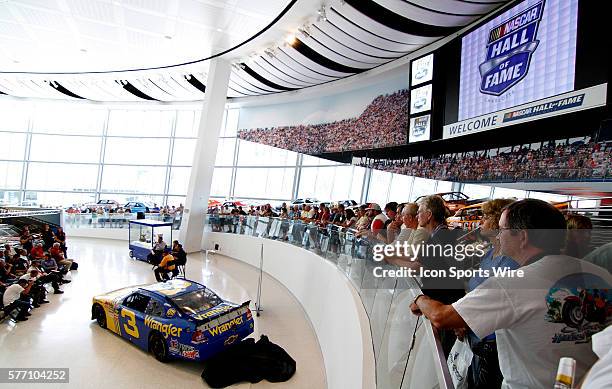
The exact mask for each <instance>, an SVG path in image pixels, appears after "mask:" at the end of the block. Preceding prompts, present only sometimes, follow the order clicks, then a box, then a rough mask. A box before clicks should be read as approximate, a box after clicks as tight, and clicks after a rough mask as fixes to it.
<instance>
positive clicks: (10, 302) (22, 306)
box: [2, 279, 34, 321]
mask: <svg viewBox="0 0 612 389" xmlns="http://www.w3.org/2000/svg"><path fill="white" fill-rule="evenodd" d="M33 284H34V281H33V280H32V281H28V280H25V279H19V280H18V281H17V283H15V284H13V285H11V286H9V287H8V288H6V290H5V291H4V295H3V296H2V303H3V304H4V311H5V312H7V314H8V313H9V312H11V311H12V310H14V309H15V308H18V309H19V313H18V314H17V317H16V320H18V321H26V320H28V318H27V317H26V316H30V314H29V313H28V308H29V307H30V303H29V302H26V301H25V300H22V298H23V296H25V295H27V294H28V293H30V288H31V287H32V285H33ZM22 295H23V296H22Z"/></svg>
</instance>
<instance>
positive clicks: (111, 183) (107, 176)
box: [102, 165, 166, 194]
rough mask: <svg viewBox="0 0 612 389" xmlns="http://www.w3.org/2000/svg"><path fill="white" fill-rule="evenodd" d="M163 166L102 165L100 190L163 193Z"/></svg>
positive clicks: (164, 170)
mask: <svg viewBox="0 0 612 389" xmlns="http://www.w3.org/2000/svg"><path fill="white" fill-rule="evenodd" d="M165 180H166V168H165V167H153V166H108V165H107V166H104V171H103V174H102V190H103V191H105V192H127V193H134V194H138V193H152V194H161V193H164V183H165Z"/></svg>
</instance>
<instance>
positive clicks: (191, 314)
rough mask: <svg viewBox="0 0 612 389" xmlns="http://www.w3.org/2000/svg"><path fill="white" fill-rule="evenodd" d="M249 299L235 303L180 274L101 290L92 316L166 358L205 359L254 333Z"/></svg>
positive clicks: (160, 356) (95, 300)
mask: <svg viewBox="0 0 612 389" xmlns="http://www.w3.org/2000/svg"><path fill="white" fill-rule="evenodd" d="M249 303H250V301H247V302H245V303H243V304H240V305H239V304H234V303H231V302H229V301H225V300H223V299H222V298H221V297H219V296H217V294H215V292H213V291H212V290H210V289H208V288H207V287H205V286H204V285H201V284H199V283H197V282H194V281H189V280H178V279H175V280H170V281H167V282H158V283H154V284H148V285H139V286H132V287H127V288H123V289H119V290H115V291H113V292H110V293H107V294H103V295H99V296H95V297H94V298H93V304H92V307H91V318H92V320H94V319H95V320H96V321H97V322H98V325H99V326H100V327H102V328H107V329H109V330H111V331H112V332H114V333H116V334H118V335H120V336H121V337H123V338H126V339H127V340H129V341H130V342H132V343H134V344H136V345H137V346H138V347H140V348H142V349H143V350H146V351H150V352H151V353H152V354H153V355H154V356H155V358H157V360H159V361H161V362H167V361H169V360H171V359H187V360H195V361H203V360H205V359H207V358H210V357H211V356H213V355H214V354H216V353H218V352H219V351H221V350H223V349H224V348H225V347H227V346H229V345H231V344H234V343H236V342H239V341H241V340H242V339H244V338H246V337H247V336H248V335H250V334H251V333H253V328H254V323H253V316H252V314H251V310H250V309H249Z"/></svg>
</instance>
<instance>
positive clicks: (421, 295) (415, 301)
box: [412, 293, 425, 305]
mask: <svg viewBox="0 0 612 389" xmlns="http://www.w3.org/2000/svg"><path fill="white" fill-rule="evenodd" d="M423 296H425V295H424V294H423V293H421V294H420V295H418V296H416V297H415V298H414V300H412V303H413V304H415V305H416V303H417V300H418V299H419V297H423Z"/></svg>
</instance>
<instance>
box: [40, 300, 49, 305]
mask: <svg viewBox="0 0 612 389" xmlns="http://www.w3.org/2000/svg"><path fill="white" fill-rule="evenodd" d="M50 302H51V301H49V300H43V301H41V302H40V304H49V303H50ZM39 306H40V305H39Z"/></svg>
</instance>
